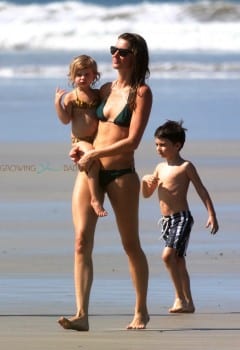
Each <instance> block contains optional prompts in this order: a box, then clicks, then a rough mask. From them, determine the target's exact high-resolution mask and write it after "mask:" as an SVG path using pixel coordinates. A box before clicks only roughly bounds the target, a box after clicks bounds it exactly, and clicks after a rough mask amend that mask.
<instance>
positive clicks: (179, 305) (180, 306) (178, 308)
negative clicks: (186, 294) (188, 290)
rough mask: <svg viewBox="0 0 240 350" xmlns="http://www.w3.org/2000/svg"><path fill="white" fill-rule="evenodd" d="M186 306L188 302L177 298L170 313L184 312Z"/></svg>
mask: <svg viewBox="0 0 240 350" xmlns="http://www.w3.org/2000/svg"><path fill="white" fill-rule="evenodd" d="M186 307H187V305H186V303H185V302H184V301H183V300H181V299H179V298H177V299H175V301H174V304H173V306H172V307H171V308H170V309H169V310H168V311H169V312H170V313H178V312H184V310H185V309H186Z"/></svg>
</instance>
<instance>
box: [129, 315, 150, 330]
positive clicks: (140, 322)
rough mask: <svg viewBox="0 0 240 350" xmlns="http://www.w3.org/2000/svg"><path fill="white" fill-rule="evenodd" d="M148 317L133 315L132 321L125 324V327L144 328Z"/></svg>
mask: <svg viewBox="0 0 240 350" xmlns="http://www.w3.org/2000/svg"><path fill="white" fill-rule="evenodd" d="M149 320H150V317H149V315H148V314H146V315H139V314H137V315H135V316H134V318H133V320H132V322H131V323H130V324H129V325H128V326H127V329H145V328H146V325H147V323H148V322H149Z"/></svg>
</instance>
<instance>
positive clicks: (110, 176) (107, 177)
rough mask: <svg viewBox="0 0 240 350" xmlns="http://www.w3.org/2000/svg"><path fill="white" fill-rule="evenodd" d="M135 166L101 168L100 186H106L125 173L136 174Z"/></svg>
mask: <svg viewBox="0 0 240 350" xmlns="http://www.w3.org/2000/svg"><path fill="white" fill-rule="evenodd" d="M134 173H135V168H126V169H116V170H114V169H113V170H100V171H99V183H100V186H102V187H106V186H107V185H108V184H110V182H112V181H114V180H115V179H117V178H118V177H120V176H122V175H125V174H134Z"/></svg>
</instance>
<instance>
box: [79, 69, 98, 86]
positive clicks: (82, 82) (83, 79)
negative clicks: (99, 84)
mask: <svg viewBox="0 0 240 350" xmlns="http://www.w3.org/2000/svg"><path fill="white" fill-rule="evenodd" d="M95 78H96V75H95V74H94V72H93V70H92V69H91V68H84V69H78V70H77V71H76V75H75V78H74V85H75V86H76V87H87V86H90V85H91V84H92V83H93V81H94V80H95Z"/></svg>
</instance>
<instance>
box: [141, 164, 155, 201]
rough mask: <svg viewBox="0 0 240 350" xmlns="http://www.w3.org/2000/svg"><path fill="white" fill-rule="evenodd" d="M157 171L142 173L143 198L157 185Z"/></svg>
mask: <svg viewBox="0 0 240 350" xmlns="http://www.w3.org/2000/svg"><path fill="white" fill-rule="evenodd" d="M158 180H159V179H158V173H157V171H156V170H155V172H154V173H153V174H148V175H144V176H143V178H142V186H141V191H142V195H143V197H144V198H148V197H150V196H151V195H152V194H153V192H154V191H155V189H156V188H157V186H158Z"/></svg>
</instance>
